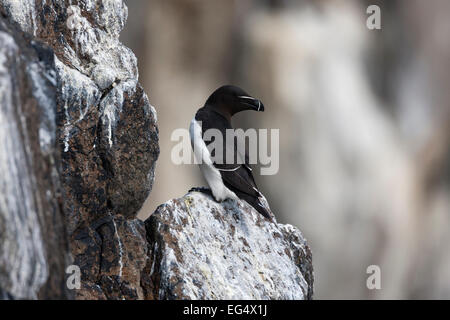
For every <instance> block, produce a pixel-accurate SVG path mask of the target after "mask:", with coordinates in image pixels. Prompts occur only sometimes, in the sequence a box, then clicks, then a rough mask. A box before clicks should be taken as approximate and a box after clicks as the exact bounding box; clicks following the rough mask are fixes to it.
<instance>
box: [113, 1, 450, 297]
mask: <svg viewBox="0 0 450 320" xmlns="http://www.w3.org/2000/svg"><path fill="white" fill-rule="evenodd" d="M370 4H377V5H379V6H380V8H381V22H382V29H381V30H369V29H367V28H366V19H367V17H368V15H367V14H366V9H367V7H368V6H369V5H370ZM127 5H128V7H129V19H128V23H127V26H126V28H125V30H124V31H123V32H122V35H121V40H122V41H123V42H124V43H125V45H127V46H128V47H130V48H131V49H132V50H133V51H134V53H135V54H136V55H137V57H138V59H139V70H140V73H141V74H140V81H141V82H142V83H143V86H144V88H145V91H146V92H147V93H148V94H149V96H151V97H152V99H151V101H152V104H153V105H154V106H155V108H156V110H157V113H158V121H159V128H160V147H161V155H160V158H159V161H158V163H157V169H156V181H155V185H154V187H153V191H152V193H151V195H150V197H149V199H147V202H146V204H145V206H144V208H143V209H142V210H141V212H140V217H141V218H143V219H144V218H147V217H148V216H149V215H150V214H151V213H152V212H153V211H154V210H155V208H156V207H157V206H158V205H159V204H161V203H163V202H165V201H167V200H168V199H171V198H177V197H180V196H182V195H183V194H185V193H186V192H187V190H188V189H189V188H190V187H192V186H196V185H204V184H205V183H204V182H203V181H202V179H201V175H200V171H199V169H198V168H197V167H196V166H194V165H192V166H189V165H182V166H176V165H174V164H173V163H172V162H171V159H170V153H171V148H172V147H173V146H174V145H175V142H172V141H171V140H170V135H171V133H172V131H173V130H174V129H177V128H187V127H188V125H189V122H190V120H191V118H192V117H193V115H194V113H195V111H196V110H197V109H198V108H199V107H200V106H202V105H203V103H204V101H205V100H206V98H207V97H208V95H209V94H210V93H211V92H212V91H213V90H214V89H215V88H217V87H219V86H220V85H222V84H226V83H233V84H236V85H239V86H242V87H243V88H245V89H246V90H247V91H249V92H250V93H251V94H252V95H254V96H256V97H258V98H261V99H262V101H263V102H264V104H265V105H266V112H265V113H264V114H258V115H257V116H255V114H252V113H247V114H242V115H239V116H238V117H237V118H238V119H236V120H237V121H236V122H235V126H238V127H239V126H240V127H243V128H248V127H257V128H268V129H271V128H279V129H280V171H279V173H278V174H277V175H274V176H257V177H256V180H257V182H258V183H259V185H260V188H261V190H262V191H263V192H264V193H265V194H266V196H267V198H268V200H269V202H270V204H271V207H272V209H273V211H274V212H275V213H276V215H277V217H278V219H279V221H280V222H283V223H291V224H294V225H296V226H298V227H300V228H301V229H302V231H303V232H304V234H305V236H306V238H307V239H308V241H309V244H310V246H311V248H312V251H313V263H314V269H315V298H316V299H320V298H331V299H334V298H342V299H347V298H383V299H387V298H394V299H396V298H425V299H426V298H447V299H448V298H450V250H449V249H450V248H449V243H450V190H449V184H450V126H449V125H448V124H449V121H450V106H449V104H450V91H449V90H448V84H449V82H450V79H449V78H450V73H449V72H448V71H449V69H450V37H449V36H448V35H449V34H450V20H449V19H448V14H449V13H450V2H448V1H446V0H432V1H427V2H425V1H419V0H412V1H409V0H408V1H406V0H402V1H399V0H396V1H393V0H390V1H348V0H345V1H344V0H329V1H326V0H322V1H312V0H311V1H288V0H285V1H282V0H271V1H269V0H267V1H251V0H239V1H237V0H236V1H231V0H230V1H220V0H171V1H157V0H151V1H148V0H128V1H127ZM373 264H375V265H379V266H380V268H381V286H382V288H381V290H368V289H367V287H366V279H367V277H368V274H366V269H367V267H368V266H369V265H373Z"/></svg>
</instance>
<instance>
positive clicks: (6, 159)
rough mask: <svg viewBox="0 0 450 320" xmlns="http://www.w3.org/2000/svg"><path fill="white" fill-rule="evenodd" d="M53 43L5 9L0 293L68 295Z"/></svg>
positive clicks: (0, 39)
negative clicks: (31, 33)
mask: <svg viewBox="0 0 450 320" xmlns="http://www.w3.org/2000/svg"><path fill="white" fill-rule="evenodd" d="M56 78H57V76H56V68H55V63H54V59H53V52H52V51H51V49H50V48H48V47H46V46H45V45H42V44H41V43H39V42H37V41H33V40H32V39H31V38H30V37H28V36H27V35H24V34H23V33H22V32H21V31H19V30H17V29H15V28H13V27H12V26H10V25H9V24H8V23H7V22H6V21H5V20H4V19H3V18H2V17H0V298H1V299H3V298H6V299H12V298H19V299H24V298H28V299H29V298H68V297H70V296H71V295H70V293H69V292H67V290H65V288H64V285H63V284H64V270H65V266H66V264H67V262H68V258H69V255H68V241H67V236H66V234H65V229H64V216H63V213H62V210H61V207H60V206H61V194H60V193H61V185H60V180H59V172H58V169H59V152H58V149H57V141H56V122H55V117H56V99H55V97H56V91H57V88H56V83H57V79H56Z"/></svg>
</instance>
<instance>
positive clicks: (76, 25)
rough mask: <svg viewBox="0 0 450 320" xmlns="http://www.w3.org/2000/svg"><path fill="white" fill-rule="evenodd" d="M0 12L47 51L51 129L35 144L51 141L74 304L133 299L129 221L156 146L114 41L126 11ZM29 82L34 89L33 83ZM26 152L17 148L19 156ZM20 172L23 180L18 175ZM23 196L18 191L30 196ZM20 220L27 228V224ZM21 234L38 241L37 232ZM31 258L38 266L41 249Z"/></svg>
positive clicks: (84, 5)
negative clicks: (77, 278)
mask: <svg viewBox="0 0 450 320" xmlns="http://www.w3.org/2000/svg"><path fill="white" fill-rule="evenodd" d="M0 14H2V15H3V16H5V17H6V19H7V20H8V21H9V22H10V23H11V24H14V25H15V26H16V27H17V28H19V29H20V30H22V31H23V32H25V33H27V34H28V35H29V37H30V39H33V41H34V40H39V41H41V42H43V43H45V44H47V45H49V46H50V47H51V48H52V49H53V52H54V54H53V52H51V53H49V54H48V55H49V56H50V58H51V60H52V62H53V61H54V62H53V63H54V67H53V68H54V70H53V71H54V73H53V78H52V79H53V81H54V86H55V88H56V90H54V92H53V94H54V96H53V98H52V99H51V103H50V104H49V105H53V106H54V107H55V110H56V112H55V110H53V111H54V112H53V118H52V119H50V120H49V121H48V122H49V124H48V125H50V124H51V125H53V127H52V128H47V127H45V128H47V129H48V130H50V131H51V132H50V134H49V135H41V140H42V141H43V142H42V141H41V143H45V142H46V141H47V140H49V139H50V142H52V141H53V142H56V143H57V149H56V150H57V153H58V156H59V158H58V159H60V160H57V161H56V165H60V167H61V174H60V176H58V175H57V179H60V181H61V186H62V198H61V201H60V205H61V207H62V209H63V211H64V213H65V218H66V226H65V227H66V230H67V233H68V237H69V241H70V245H71V251H72V255H73V258H74V264H76V265H78V266H80V267H81V272H82V283H83V286H82V289H81V290H78V291H77V297H78V298H111V299H113V298H118V299H122V298H129V299H132V298H139V297H142V294H141V292H142V289H141V288H140V285H139V282H140V271H141V270H140V269H139V268H141V265H142V266H143V265H144V262H145V260H146V254H145V249H146V247H147V246H146V242H145V231H144V228H143V227H141V228H139V227H138V226H139V223H140V222H139V221H138V220H135V217H136V214H137V211H138V210H139V209H140V207H141V206H142V204H143V203H144V201H145V199H146V198H147V196H148V194H149V193H150V191H151V188H152V184H153V180H154V166H155V162H156V159H157V157H158V154H159V146H158V129H157V126H156V112H155V110H154V108H153V107H152V106H151V105H150V103H149V100H148V98H147V96H146V94H145V93H144V91H143V89H142V87H141V86H140V84H139V83H138V71H137V61H136V57H135V56H134V54H133V53H132V52H131V50H129V49H128V48H126V47H125V46H123V45H122V44H121V43H120V41H119V33H120V31H121V30H122V28H123V26H124V24H125V22H126V19H127V15H128V12H127V7H126V5H125V4H124V2H123V1H121V0H115V1H106V0H92V1H84V0H79V1H77V0H75V1H68V0H64V1H60V0H50V1H39V0H21V1H16V0H0ZM4 50H12V49H4ZM13 77H14V76H13ZM44 79H45V78H44ZM13 81H14V79H13ZM31 83H32V84H35V83H36V84H37V85H38V86H39V82H38V81H33V82H31ZM30 86H31V84H30ZM41 87H42V86H39V88H41ZM39 88H38V89H36V92H39V91H38V90H39ZM39 98H42V99H44V98H45V97H41V96H39ZM43 132H44V131H43ZM36 136H37V135H36ZM18 138H19V137H18ZM51 139H53V140H51ZM14 140H15V139H14ZM28 147H29V145H28V143H24V146H23V149H25V150H26V149H27V148H28ZM44 147H45V145H44ZM44 147H43V148H44ZM50 150H52V151H55V149H54V148H53V149H51V148H50ZM17 158H21V155H18V156H17ZM9 165H10V164H9ZM6 169H7V168H5V170H6ZM2 171H3V170H2ZM20 174H23V175H24V176H29V173H28V172H26V171H21V172H20ZM16 180H17V183H19V180H22V179H21V178H20V177H18V178H17V179H16ZM37 183H39V180H38V182H37ZM27 188H29V190H28V189H22V190H25V191H24V192H28V191H29V192H30V194H32V193H33V191H34V190H35V188H34V186H29V187H28V186H27ZM49 197H50V198H52V197H51V195H49ZM18 210H19V209H17V210H13V209H11V208H10V210H9V214H11V215H12V217H15V216H16V215H17V212H18ZM24 211H25V209H24ZM11 219H12V218H11ZM124 219H125V220H124ZM23 220H24V221H25V220H27V221H26V222H27V223H32V224H34V221H35V220H36V219H35V220H32V217H27V218H24V219H23ZM17 223H18V224H21V223H19V222H17ZM7 228H10V227H7ZM28 229H30V228H26V226H24V230H28ZM30 232H32V236H33V237H35V238H39V236H40V235H39V234H37V233H38V230H32V231H30ZM34 233H36V234H34ZM122 237H126V239H123V238H122ZM129 239H134V242H133V243H132V244H130V243H129V242H127V241H128V240H129ZM30 242H32V244H33V245H35V246H38V245H39V242H37V241H32V240H30ZM142 248H143V249H142ZM30 250H31V251H32V252H33V253H34V254H35V258H34V259H36V260H37V261H42V263H41V264H42V265H44V264H45V258H44V254H43V253H42V252H41V251H43V250H41V249H40V248H34V249H30ZM31 257H33V255H31ZM120 257H122V258H120ZM129 257H134V258H133V259H129ZM30 259H31V258H30ZM124 261H126V263H125V262H124ZM142 261H143V262H142ZM30 263H31V262H30V261H27V263H25V264H24V265H29V264H30ZM37 265H38V266H39V264H37ZM142 268H143V267H142ZM45 272H46V271H45V268H44V267H42V272H41V273H36V274H33V276H34V277H36V279H35V280H33V281H34V282H35V283H36V284H35V287H36V288H38V287H39V286H40V285H41V283H42V282H43V281H44V280H43V279H45V276H46V274H45ZM60 274H61V275H63V272H61V273H60ZM7 291H8V290H7ZM8 292H9V291H8ZM11 294H13V295H14V293H11Z"/></svg>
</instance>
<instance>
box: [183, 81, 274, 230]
mask: <svg viewBox="0 0 450 320" xmlns="http://www.w3.org/2000/svg"><path fill="white" fill-rule="evenodd" d="M245 110H253V111H260V112H262V111H264V105H263V104H262V102H261V101H260V100H258V99H255V98H253V97H251V96H250V95H249V94H248V93H247V92H245V91H244V90H242V89H241V88H238V87H235V86H231V85H227V86H222V87H220V88H218V89H217V90H216V91H214V92H213V93H212V94H211V96H210V97H209V98H208V99H207V100H206V103H205V105H204V106H203V107H202V108H200V109H199V110H198V111H197V113H196V114H195V117H194V118H193V119H192V121H191V125H190V128H189V133H190V136H191V144H192V147H193V149H194V151H195V150H197V152H196V155H197V154H199V157H201V159H197V160H198V161H199V162H200V164H199V166H200V170H201V171H202V173H203V176H204V177H205V179H206V181H207V183H208V185H209V187H210V188H211V193H212V195H213V196H214V198H215V200H216V201H218V202H222V201H224V200H226V199H234V200H238V199H242V200H245V201H246V202H247V203H249V204H250V205H251V206H252V207H253V208H255V209H256V210H257V211H258V212H259V213H261V214H262V215H263V216H264V217H266V218H267V219H269V220H272V221H273V220H274V215H273V213H272V211H271V210H270V208H269V205H268V203H267V200H266V198H265V197H264V196H263V195H262V193H261V192H260V191H259V190H258V187H257V186H256V183H255V179H254V178H253V174H252V169H251V167H250V164H249V156H248V152H247V151H245V156H244V158H242V155H241V154H240V153H239V151H238V147H237V143H233V141H227V135H226V130H227V129H233V127H232V126H231V117H232V116H233V115H235V114H236V113H238V112H241V111H245ZM208 129H218V130H219V131H220V132H221V133H222V137H223V155H222V156H223V159H226V155H227V153H230V152H232V153H233V155H237V157H241V159H240V161H237V158H236V157H235V156H233V159H235V162H234V163H231V164H230V163H226V161H214V160H213V159H212V158H214V157H212V156H211V154H210V152H209V150H208V147H207V146H208V145H209V144H210V143H212V141H205V140H204V133H205V132H206V131H207V130H208ZM233 139H235V138H233ZM230 142H231V143H230ZM234 142H235V141H234ZM233 146H234V148H233ZM199 151H200V152H199ZM214 155H215V154H214ZM197 156H198V155H197ZM218 162H220V163H218ZM194 190H198V189H194ZM199 191H203V190H201V189H200V190H199Z"/></svg>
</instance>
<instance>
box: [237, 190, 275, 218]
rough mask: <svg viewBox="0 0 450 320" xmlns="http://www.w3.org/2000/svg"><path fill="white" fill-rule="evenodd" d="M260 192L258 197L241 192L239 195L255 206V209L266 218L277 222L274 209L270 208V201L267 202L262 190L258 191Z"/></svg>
mask: <svg viewBox="0 0 450 320" xmlns="http://www.w3.org/2000/svg"><path fill="white" fill-rule="evenodd" d="M258 193H259V196H258V197H254V196H250V195H248V194H246V193H240V192H239V194H238V196H239V198H241V199H243V200H245V201H246V202H247V203H248V204H249V205H251V206H252V207H253V208H255V210H256V211H258V212H259V213H260V214H261V215H263V216H264V217H265V218H267V219H269V220H270V221H272V222H276V219H275V215H274V214H273V212H272V210H270V207H269V203H268V202H267V200H266V198H265V197H264V195H263V194H262V193H261V192H259V191H258Z"/></svg>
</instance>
